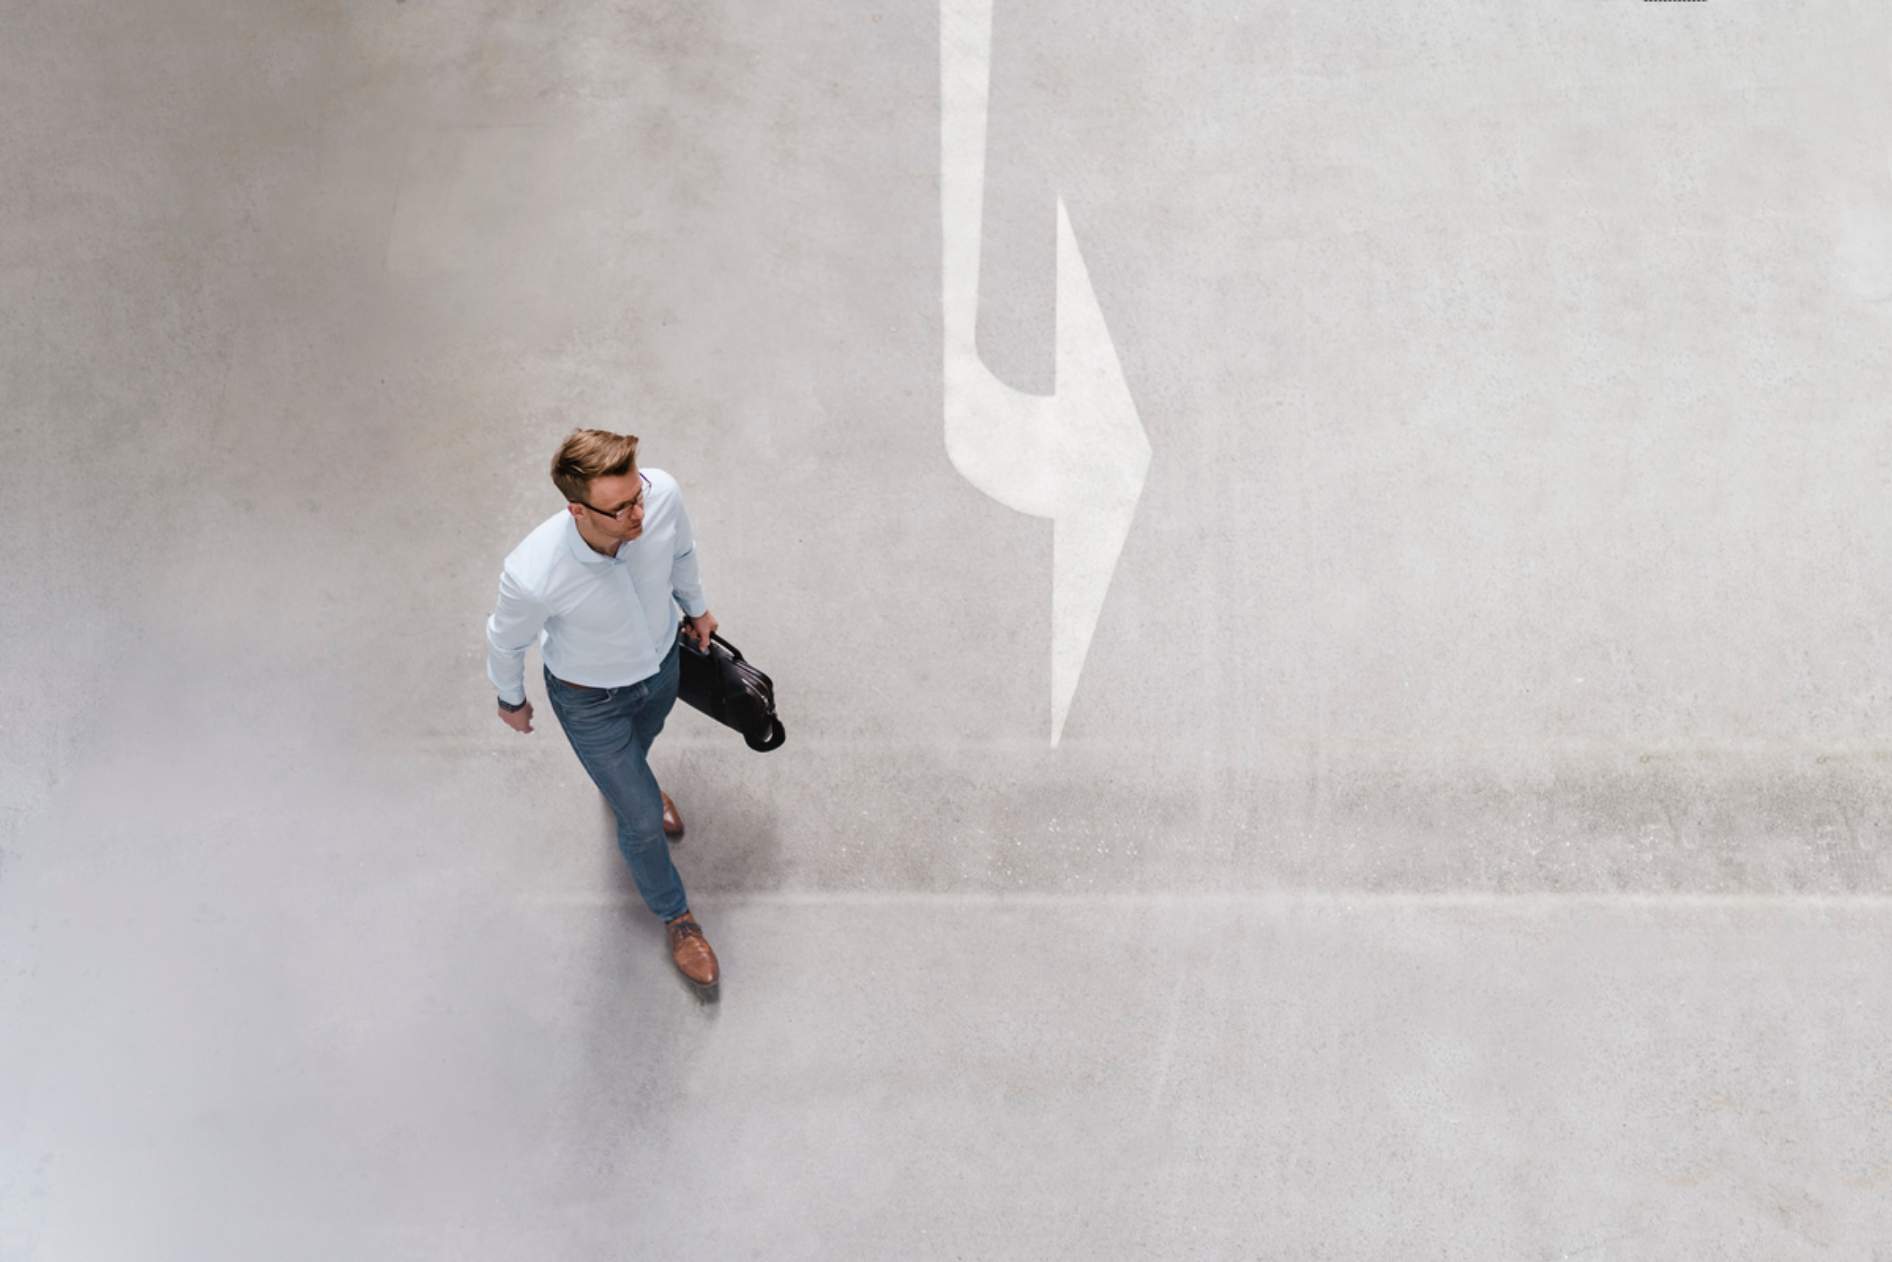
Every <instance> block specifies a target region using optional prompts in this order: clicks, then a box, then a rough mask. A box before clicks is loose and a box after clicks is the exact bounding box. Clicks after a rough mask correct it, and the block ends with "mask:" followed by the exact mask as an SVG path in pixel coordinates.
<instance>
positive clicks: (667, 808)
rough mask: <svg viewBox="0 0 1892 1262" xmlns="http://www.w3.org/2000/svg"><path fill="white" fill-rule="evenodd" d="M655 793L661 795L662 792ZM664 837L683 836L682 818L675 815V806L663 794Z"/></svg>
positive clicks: (667, 796)
mask: <svg viewBox="0 0 1892 1262" xmlns="http://www.w3.org/2000/svg"><path fill="white" fill-rule="evenodd" d="M657 792H659V793H663V790H662V789H659V790H657ZM664 836H666V837H681V836H683V816H681V815H679V814H677V804H676V803H675V802H672V801H671V800H670V795H669V794H668V793H664Z"/></svg>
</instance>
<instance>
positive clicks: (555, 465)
mask: <svg viewBox="0 0 1892 1262" xmlns="http://www.w3.org/2000/svg"><path fill="white" fill-rule="evenodd" d="M636 469H637V435H635V434H613V433H612V432H611V431H610V430H608V429H575V430H573V431H572V432H571V434H570V436H568V437H567V438H566V439H565V441H564V442H563V443H560V444H559V448H558V454H557V455H556V456H553V457H552V485H554V486H556V487H557V488H558V489H559V493H560V494H562V495H563V496H564V497H565V498H566V499H567V500H571V501H574V502H582V501H584V500H586V499H589V498H590V497H591V480H592V479H593V478H615V477H621V476H623V475H625V474H628V473H632V472H634V471H635V470H636Z"/></svg>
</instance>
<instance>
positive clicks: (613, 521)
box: [583, 469, 645, 539]
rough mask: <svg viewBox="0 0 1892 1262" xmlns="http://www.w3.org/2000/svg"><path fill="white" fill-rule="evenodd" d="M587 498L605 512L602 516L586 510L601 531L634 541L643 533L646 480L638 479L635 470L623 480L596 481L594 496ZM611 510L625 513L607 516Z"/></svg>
mask: <svg viewBox="0 0 1892 1262" xmlns="http://www.w3.org/2000/svg"><path fill="white" fill-rule="evenodd" d="M585 499H586V500H587V501H589V502H590V503H593V504H596V505H597V506H598V507H599V508H601V509H604V510H605V512H603V513H594V512H592V511H591V510H590V509H584V510H583V511H584V513H585V515H586V516H588V517H590V518H591V524H592V525H593V526H596V527H597V528H598V529H599V530H602V531H604V532H605V533H606V534H608V535H611V536H613V537H614V538H618V539H635V538H637V536H638V535H640V534H642V533H643V531H644V508H645V504H644V480H643V479H642V478H640V477H638V476H637V471H636V470H635V469H633V470H632V471H631V472H630V473H629V474H627V475H625V476H622V477H616V478H593V479H592V480H591V493H590V494H588V495H586V496H585ZM627 505H628V506H629V507H626V506H627ZM612 509H623V510H624V511H623V513H622V515H620V516H618V517H615V518H613V517H609V516H607V515H606V514H607V513H609V512H610V511H611V510H612Z"/></svg>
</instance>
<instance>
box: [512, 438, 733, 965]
mask: <svg viewBox="0 0 1892 1262" xmlns="http://www.w3.org/2000/svg"><path fill="white" fill-rule="evenodd" d="M552 483H553V485H555V486H557V487H558V489H559V492H560V493H561V494H562V495H564V497H565V500H566V505H565V511H564V512H559V513H554V514H553V515H552V516H551V517H548V518H546V519H545V520H544V521H543V522H540V523H539V525H538V526H537V527H535V528H534V529H533V531H532V533H531V534H529V535H527V536H526V538H525V540H524V541H523V542H521V543H520V544H519V546H518V547H516V548H514V549H513V550H512V551H511V552H510V553H508V554H507V556H506V560H505V563H504V565H503V566H502V567H501V569H500V575H499V604H498V607H497V608H496V609H495V610H494V611H493V615H492V617H490V618H488V619H487V622H486V645H487V652H486V677H487V678H488V679H490V680H492V682H493V686H494V687H495V688H497V689H499V717H500V718H501V719H502V720H503V721H504V722H505V723H506V724H507V726H509V727H511V728H512V729H513V730H515V731H518V732H530V731H532V730H533V729H532V705H531V703H530V702H528V701H527V700H526V695H525V691H526V690H525V657H526V650H527V649H528V648H530V647H531V646H532V644H533V642H534V641H535V640H536V641H537V642H538V644H539V656H540V658H541V659H542V669H543V670H544V672H545V695H546V698H547V699H548V700H549V701H551V703H552V712H553V713H554V714H556V715H557V716H558V721H559V725H560V726H561V727H562V728H564V730H565V737H566V739H567V740H568V741H570V742H571V746H572V750H573V752H575V753H576V754H577V755H578V761H579V762H580V763H582V764H583V765H584V768H585V771H586V772H587V773H588V774H589V775H590V776H591V779H592V781H593V783H595V784H596V785H597V786H598V789H599V791H600V792H602V793H603V794H604V797H605V800H606V801H607V802H609V803H610V804H611V809H612V811H614V812H615V813H616V815H617V820H618V849H619V850H620V851H621V852H623V855H624V859H625V861H626V862H627V863H629V864H630V868H631V876H632V878H633V879H634V880H635V881H636V882H637V890H638V893H640V894H641V895H643V898H644V904H645V906H647V907H649V908H650V909H651V911H653V912H655V913H656V914H657V915H659V916H661V917H663V920H664V925H665V927H666V931H667V933H668V936H669V943H670V956H671V959H672V960H674V961H675V963H676V966H677V968H678V970H679V971H681V972H682V973H683V975H684V976H685V977H687V978H689V979H690V980H691V981H692V982H694V983H696V984H697V985H698V986H704V987H708V986H714V985H715V984H716V983H717V981H718V979H719V977H720V975H721V973H720V969H719V968H718V965H717V963H716V953H715V952H714V951H712V950H711V949H710V945H709V941H708V940H707V939H706V938H705V937H704V936H703V930H702V928H701V927H700V926H699V925H698V924H697V923H696V917H694V916H693V915H691V914H690V907H689V901H688V900H687V899H686V898H685V896H684V893H683V880H682V878H681V877H679V876H678V875H677V869H676V865H674V864H673V863H672V862H671V861H670V850H669V846H668V844H667V842H666V840H665V839H666V837H679V836H681V835H682V834H683V820H682V818H681V816H679V815H678V813H677V808H676V804H675V803H674V802H672V801H671V800H670V795H669V794H667V793H665V792H664V791H663V790H662V789H661V788H659V787H658V784H657V779H656V777H655V776H653V775H652V774H651V770H650V763H649V755H650V746H651V742H652V741H654V740H656V739H657V733H659V732H661V731H662V730H663V725H664V718H665V717H666V716H667V715H668V714H669V713H670V707H671V706H672V705H674V704H675V703H676V700H677V676H678V669H679V663H678V652H679V649H678V640H677V628H678V626H679V624H680V619H679V617H678V614H677V608H676V605H677V604H681V605H682V606H683V612H684V613H685V614H687V615H689V616H688V618H687V619H683V620H681V621H682V622H685V623H687V625H688V628H689V633H690V634H691V636H692V637H693V638H694V639H695V641H696V643H697V644H698V645H699V646H701V647H702V648H703V649H705V650H707V649H708V648H709V643H710V635H711V633H712V632H714V631H715V630H716V617H715V615H713V614H712V613H710V611H709V608H708V605H707V603H706V602H705V601H704V599H703V584H702V581H701V579H700V578H699V576H698V573H697V560H696V540H695V536H694V534H693V533H692V532H691V529H690V517H689V514H688V513H686V512H685V511H684V508H683V491H682V488H680V487H679V486H678V485H677V480H676V479H675V478H673V477H671V476H670V475H669V474H668V473H666V472H664V471H663V470H662V469H654V468H652V469H643V470H640V469H639V468H638V467H637V438H636V436H635V435H629V434H613V433H610V432H609V431H607V430H599V429H580V430H574V431H573V432H572V433H571V435H570V436H569V437H567V438H566V439H565V441H564V443H563V444H562V445H561V446H560V447H559V450H558V454H557V455H556V456H554V457H553V458H552ZM672 596H674V597H675V598H676V603H674V604H673V603H672V600H671V597H672Z"/></svg>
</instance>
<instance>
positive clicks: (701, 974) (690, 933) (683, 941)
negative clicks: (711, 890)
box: [664, 911, 722, 986]
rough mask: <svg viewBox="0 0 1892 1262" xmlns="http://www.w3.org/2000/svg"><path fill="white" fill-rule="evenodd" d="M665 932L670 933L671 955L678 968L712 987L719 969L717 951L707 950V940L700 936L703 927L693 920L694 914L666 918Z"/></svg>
mask: <svg viewBox="0 0 1892 1262" xmlns="http://www.w3.org/2000/svg"><path fill="white" fill-rule="evenodd" d="M664 931H665V932H666V933H668V934H669V935H670V958H671V959H672V960H674V961H676V965H677V971H678V972H680V973H682V974H683V975H684V976H685V977H687V978H689V979H690V980H691V981H693V982H695V983H696V984H697V985H699V986H714V985H715V984H716V983H717V981H718V980H719V979H720V978H721V977H722V970H721V969H719V968H718V967H717V966H716V952H714V951H712V950H710V944H709V939H708V938H705V937H704V936H703V926H701V925H699V924H697V923H696V917H695V916H694V915H692V914H691V913H690V912H687V911H686V912H684V913H683V914H682V915H681V916H678V917H677V918H676V919H675V920H666V921H665V922H664Z"/></svg>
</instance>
